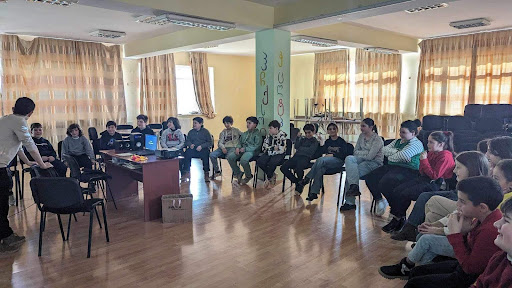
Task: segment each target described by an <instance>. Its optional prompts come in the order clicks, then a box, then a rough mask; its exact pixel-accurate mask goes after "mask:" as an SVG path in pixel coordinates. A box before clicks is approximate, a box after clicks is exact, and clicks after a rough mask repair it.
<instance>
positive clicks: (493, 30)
mask: <svg viewBox="0 0 512 288" xmlns="http://www.w3.org/2000/svg"><path fill="white" fill-rule="evenodd" d="M507 30H512V27H507V28H499V29H490V30H484V31H477V32H467V33H461V34H449V35H442V36H434V37H427V38H423V39H422V40H429V39H438V38H448V37H454V36H466V35H472V34H482V33H490V32H498V31H507Z"/></svg>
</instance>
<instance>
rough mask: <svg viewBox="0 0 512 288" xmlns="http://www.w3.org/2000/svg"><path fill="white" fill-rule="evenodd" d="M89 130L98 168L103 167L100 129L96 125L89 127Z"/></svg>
mask: <svg viewBox="0 0 512 288" xmlns="http://www.w3.org/2000/svg"><path fill="white" fill-rule="evenodd" d="M87 132H88V133H89V140H90V141H91V145H92V150H93V151H94V156H96V161H97V163H96V164H97V165H98V166H96V168H98V169H100V170H103V169H101V163H102V162H103V158H102V157H101V153H100V138H99V137H98V131H97V130H96V128H95V127H89V129H87Z"/></svg>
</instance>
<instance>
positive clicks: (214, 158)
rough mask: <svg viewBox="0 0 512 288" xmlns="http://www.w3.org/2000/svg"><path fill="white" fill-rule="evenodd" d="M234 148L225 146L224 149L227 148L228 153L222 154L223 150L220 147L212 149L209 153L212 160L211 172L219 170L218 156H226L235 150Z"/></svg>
mask: <svg viewBox="0 0 512 288" xmlns="http://www.w3.org/2000/svg"><path fill="white" fill-rule="evenodd" d="M235 149H236V148H234V147H231V148H226V150H228V153H226V154H224V152H222V149H220V148H218V149H217V150H215V151H213V152H212V153H210V160H211V161H212V167H213V172H214V173H215V172H220V169H219V157H223V158H226V157H227V155H228V154H229V153H231V152H235Z"/></svg>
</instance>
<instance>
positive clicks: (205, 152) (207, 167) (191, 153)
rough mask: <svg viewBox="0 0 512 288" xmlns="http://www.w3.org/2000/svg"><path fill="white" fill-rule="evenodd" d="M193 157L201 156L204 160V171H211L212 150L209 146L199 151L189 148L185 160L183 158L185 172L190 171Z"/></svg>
mask: <svg viewBox="0 0 512 288" xmlns="http://www.w3.org/2000/svg"><path fill="white" fill-rule="evenodd" d="M192 158H199V159H201V161H203V170H204V172H209V171H210V150H209V149H208V148H205V149H201V151H197V150H196V149H190V148H189V149H187V151H185V160H183V172H190V164H191V162H192Z"/></svg>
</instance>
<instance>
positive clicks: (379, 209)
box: [375, 198, 388, 216]
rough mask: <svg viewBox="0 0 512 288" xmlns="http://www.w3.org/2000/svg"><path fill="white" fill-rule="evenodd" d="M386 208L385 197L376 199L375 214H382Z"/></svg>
mask: <svg viewBox="0 0 512 288" xmlns="http://www.w3.org/2000/svg"><path fill="white" fill-rule="evenodd" d="M387 208H388V201H387V200H386V199H385V198H382V199H381V200H379V201H377V209H375V215H377V216H382V215H384V212H386V209H387Z"/></svg>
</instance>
